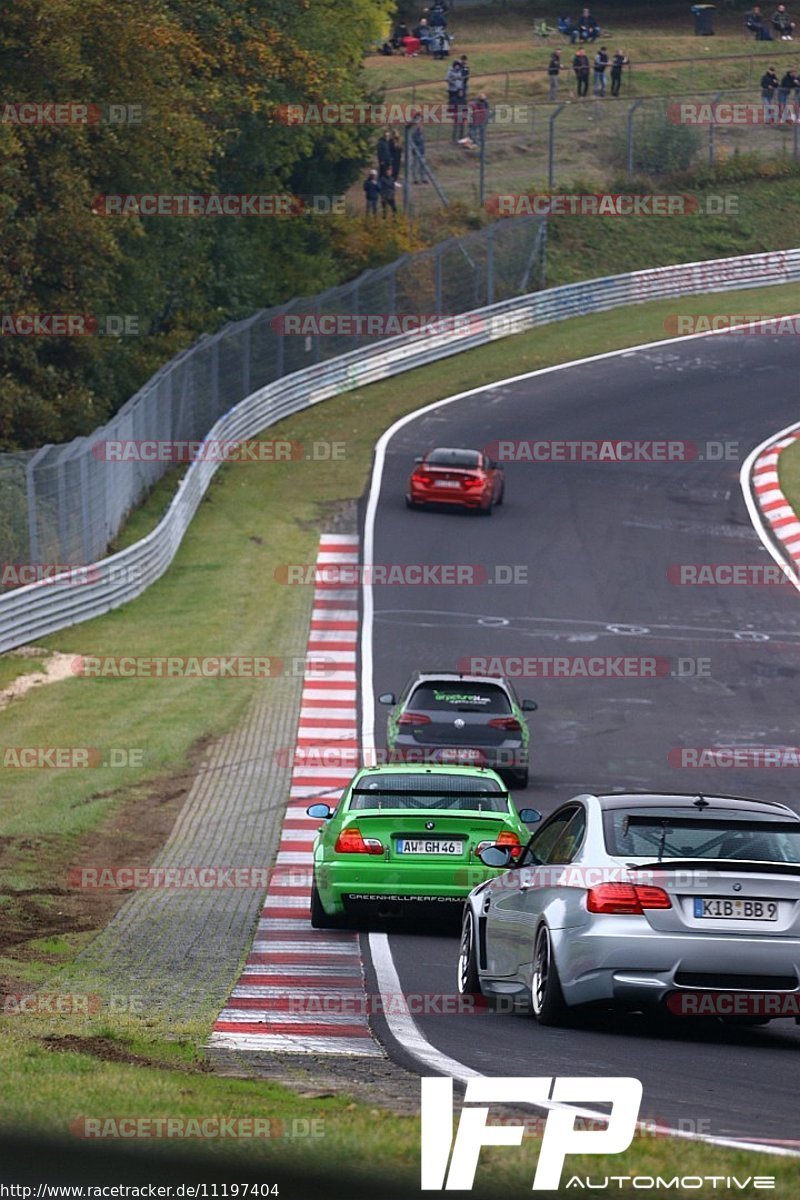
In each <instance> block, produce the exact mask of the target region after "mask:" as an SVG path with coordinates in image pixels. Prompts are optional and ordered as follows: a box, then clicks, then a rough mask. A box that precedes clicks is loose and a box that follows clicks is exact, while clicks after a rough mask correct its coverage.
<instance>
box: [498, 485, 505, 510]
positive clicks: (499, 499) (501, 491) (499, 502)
mask: <svg viewBox="0 0 800 1200" xmlns="http://www.w3.org/2000/svg"><path fill="white" fill-rule="evenodd" d="M505 498H506V485H505V484H503V486H502V487H501V488H500V495H499V496H498V497H497V507H498V508H499V507H500V505H501V504H502V503H503V501H504V500H505Z"/></svg>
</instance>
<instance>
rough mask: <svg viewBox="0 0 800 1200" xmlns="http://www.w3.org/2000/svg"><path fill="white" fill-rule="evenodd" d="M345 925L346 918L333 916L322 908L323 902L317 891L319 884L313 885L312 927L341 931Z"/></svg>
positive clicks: (314, 883)
mask: <svg viewBox="0 0 800 1200" xmlns="http://www.w3.org/2000/svg"><path fill="white" fill-rule="evenodd" d="M343 924H344V918H343V917H340V916H339V915H338V914H336V915H332V914H331V913H328V912H326V911H325V909H324V908H323V907H322V901H321V900H320V898H319V891H318V890H317V882H316V880H314V882H313V883H312V884H311V926H312V928H313V929H341V927H342V925H343Z"/></svg>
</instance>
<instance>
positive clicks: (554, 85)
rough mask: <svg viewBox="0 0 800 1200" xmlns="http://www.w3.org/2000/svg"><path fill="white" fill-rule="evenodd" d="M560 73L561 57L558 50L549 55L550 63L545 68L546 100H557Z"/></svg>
mask: <svg viewBox="0 0 800 1200" xmlns="http://www.w3.org/2000/svg"><path fill="white" fill-rule="evenodd" d="M560 71H561V55H560V53H559V52H558V50H554V51H553V53H552V54H551V55H550V62H549V64H548V67H547V83H548V94H547V99H548V100H557V99H558V76H559V72H560Z"/></svg>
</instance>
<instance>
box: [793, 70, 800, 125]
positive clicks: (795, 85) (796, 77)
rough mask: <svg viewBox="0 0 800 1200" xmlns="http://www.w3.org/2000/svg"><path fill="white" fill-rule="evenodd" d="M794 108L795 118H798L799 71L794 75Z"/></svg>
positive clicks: (799, 105) (799, 112)
mask: <svg viewBox="0 0 800 1200" xmlns="http://www.w3.org/2000/svg"><path fill="white" fill-rule="evenodd" d="M794 80H795V83H794V106H795V109H796V112H795V116H797V117H798V118H800V70H798V71H795V73H794Z"/></svg>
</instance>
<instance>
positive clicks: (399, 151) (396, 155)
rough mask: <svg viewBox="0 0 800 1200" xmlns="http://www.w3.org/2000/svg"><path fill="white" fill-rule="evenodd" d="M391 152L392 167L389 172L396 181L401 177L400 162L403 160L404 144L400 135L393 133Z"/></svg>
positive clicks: (390, 141) (390, 143)
mask: <svg viewBox="0 0 800 1200" xmlns="http://www.w3.org/2000/svg"><path fill="white" fill-rule="evenodd" d="M389 152H390V154H391V168H390V170H389V174H390V175H391V177H392V179H393V180H394V181H395V183H396V182H397V181H398V179H399V178H400V164H401V163H402V161H403V145H402V143H401V141H400V136H399V134H397V133H393V134H392V136H391V138H390V139H389Z"/></svg>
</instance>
